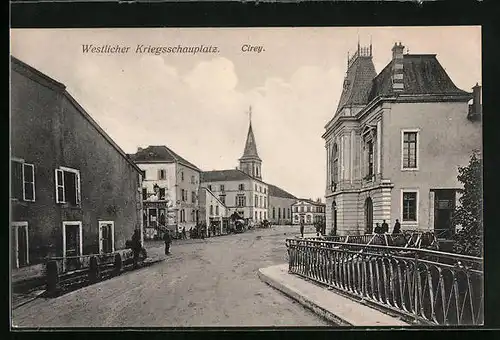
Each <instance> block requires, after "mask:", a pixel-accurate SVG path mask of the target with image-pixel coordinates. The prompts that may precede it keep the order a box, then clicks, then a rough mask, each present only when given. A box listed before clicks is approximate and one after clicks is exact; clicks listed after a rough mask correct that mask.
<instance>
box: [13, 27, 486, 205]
mask: <svg viewBox="0 0 500 340" xmlns="http://www.w3.org/2000/svg"><path fill="white" fill-rule="evenodd" d="M10 35H11V53H12V55H13V56H15V57H17V58H19V59H20V60H22V61H24V62H25V63H27V64H29V65H31V66H33V67H35V68H36V69H38V70H39V71H41V72H43V73H45V74H47V75H48V76H50V77H52V78H54V79H55V80H57V81H59V82H62V83H64V84H65V85H66V87H67V91H68V92H69V93H70V94H71V95H72V96H73V97H74V98H75V99H76V100H77V101H78V102H79V103H80V105H81V106H82V107H84V108H85V110H86V111H87V112H88V113H89V114H90V115H91V116H92V117H93V118H94V119H95V120H96V121H97V122H98V124H99V125H100V126H101V127H102V128H103V129H104V130H105V131H106V132H107V133H108V134H109V136H110V137H111V138H112V139H113V140H114V141H115V142H116V143H117V144H118V145H119V146H120V147H121V148H122V149H123V150H124V151H125V152H127V153H134V152H136V151H137V148H138V147H147V146H148V145H167V146H169V147H170V148H171V149H173V150H174V151H175V152H177V153H178V154H180V155H181V156H182V157H184V158H186V159H187V160H188V161H190V162H192V163H194V164H196V165H197V166H198V167H200V168H201V169H202V170H205V171H208V170H221V169H234V168H235V167H236V166H237V165H238V158H240V157H241V156H242V154H243V149H244V145H245V140H246V136H247V131H248V123H249V115H248V109H249V107H250V106H252V127H253V130H254V134H255V139H256V143H257V149H258V152H259V156H260V158H261V159H262V178H263V180H264V181H265V182H267V183H270V184H274V185H277V186H279V187H281V188H283V189H284V190H286V191H288V192H290V193H292V194H293V195H295V196H298V197H303V198H313V199H315V198H322V199H323V201H324V194H325V188H326V152H325V143H324V140H323V139H322V138H321V135H322V134H323V133H324V131H325V129H324V127H325V125H326V123H327V122H328V121H329V120H330V119H331V118H332V117H333V113H334V112H335V110H336V108H337V104H338V100H339V97H340V94H341V90H342V83H343V79H344V76H345V72H346V70H347V54H348V52H350V53H351V55H352V53H353V52H354V51H355V50H356V47H357V43H358V39H359V41H360V44H361V46H368V45H369V44H370V41H371V43H372V46H373V62H374V64H375V70H376V71H377V72H380V71H381V70H382V69H383V68H384V67H385V65H387V63H389V61H390V59H391V54H392V52H391V48H392V46H393V45H394V43H395V42H401V43H402V44H403V45H404V46H405V47H406V48H407V51H409V53H410V54H413V53H414V54H437V58H438V60H439V61H440V62H441V64H442V65H443V67H444V68H445V70H446V71H447V72H448V74H449V76H450V77H451V79H452V81H453V82H454V83H455V85H457V86H458V87H459V88H461V89H463V90H466V91H471V88H472V86H474V85H475V84H476V83H479V84H481V29H480V27H471V26H460V27H444V26H442V27H360V28H356V27H345V28H342V27H325V28H319V27H314V28H313V27H300V28H297V27H295V28H294V27H290V28H133V29H132V28H120V29H116V28H113V29H14V30H11V32H10ZM88 44H93V45H95V46H102V45H104V44H109V45H112V46H115V45H120V46H122V47H125V46H129V47H130V49H129V52H128V53H121V54H120V53H101V54H97V53H96V54H92V53H84V52H83V48H82V45H88ZM137 45H145V46H147V45H151V46H178V45H181V46H182V47H189V46H200V45H204V46H207V47H209V46H212V47H217V53H197V54H172V53H170V54H169V53H164V54H159V55H155V54H154V53H152V54H148V53H136V48H137ZM243 45H252V46H261V47H262V50H261V51H260V53H258V52H254V51H252V52H244V51H242V46H243Z"/></svg>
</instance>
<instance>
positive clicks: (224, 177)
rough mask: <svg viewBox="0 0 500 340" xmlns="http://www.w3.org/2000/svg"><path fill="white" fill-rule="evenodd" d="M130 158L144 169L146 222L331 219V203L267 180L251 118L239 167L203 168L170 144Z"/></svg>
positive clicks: (152, 225)
mask: <svg viewBox="0 0 500 340" xmlns="http://www.w3.org/2000/svg"><path fill="white" fill-rule="evenodd" d="M129 158H130V159H131V160H132V161H133V162H134V163H135V164H136V165H137V166H138V167H139V168H141V169H142V170H143V172H144V179H143V186H142V198H143V225H144V228H145V234H146V235H147V237H154V236H155V234H156V233H157V231H158V230H159V229H162V228H163V227H167V228H169V229H175V228H177V229H183V228H185V229H186V230H188V229H190V228H193V227H195V226H196V225H199V224H200V223H205V224H206V225H216V227H217V228H220V230H222V229H223V228H224V226H226V227H227V225H228V223H229V218H230V217H231V216H237V217H238V218H240V219H244V220H246V221H247V222H248V223H250V224H255V223H261V222H263V221H269V222H271V223H273V224H300V223H301V222H303V223H305V224H313V223H318V222H323V221H324V220H325V218H324V216H325V210H326V207H325V204H324V203H322V202H321V201H312V200H310V199H299V198H297V197H295V196H294V195H292V194H290V193H288V192H287V191H285V190H283V189H281V188H279V187H277V186H275V185H272V184H269V183H266V182H264V180H263V179H262V160H261V158H260V157H259V154H258V151H257V144H256V141H255V136H254V133H253V128H252V122H251V121H250V124H249V128H248V134H247V139H246V143H245V148H244V151H243V156H242V157H241V158H240V159H239V166H238V167H236V168H235V169H225V170H213V171H202V170H200V168H198V167H197V166H195V165H194V164H192V163H191V162H189V161H187V160H186V159H184V158H183V157H181V156H180V155H178V154H177V153H175V152H174V151H173V150H171V149H170V148H169V147H167V146H164V145H162V146H148V147H146V148H139V149H138V150H137V152H136V153H135V154H131V155H129Z"/></svg>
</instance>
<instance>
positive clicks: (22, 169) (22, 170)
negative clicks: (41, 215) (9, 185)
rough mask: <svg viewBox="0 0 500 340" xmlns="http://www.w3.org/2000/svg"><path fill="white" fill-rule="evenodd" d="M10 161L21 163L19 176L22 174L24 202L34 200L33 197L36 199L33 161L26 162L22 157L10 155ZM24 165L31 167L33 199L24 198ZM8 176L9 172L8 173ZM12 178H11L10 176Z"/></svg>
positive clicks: (24, 196)
mask: <svg viewBox="0 0 500 340" xmlns="http://www.w3.org/2000/svg"><path fill="white" fill-rule="evenodd" d="M10 161H11V162H16V163H20V164H21V176H22V185H23V201H25V202H35V199H36V190H35V182H36V181H35V165H34V164H33V163H26V162H25V161H24V159H22V158H17V157H11V158H10ZM25 166H31V169H32V175H33V199H31V200H29V199H26V183H28V182H26V181H25V180H24V167H25ZM9 176H10V174H9ZM11 180H12V178H11Z"/></svg>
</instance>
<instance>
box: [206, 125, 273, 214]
mask: <svg viewBox="0 0 500 340" xmlns="http://www.w3.org/2000/svg"><path fill="white" fill-rule="evenodd" d="M239 163H240V165H239V169H238V168H237V169H231V170H214V171H206V172H203V174H202V186H203V187H205V188H207V189H208V190H210V191H211V192H212V193H213V194H214V195H216V197H218V198H219V199H220V201H221V202H222V203H223V204H224V205H225V206H226V207H227V211H228V216H230V215H232V214H233V213H234V212H237V213H238V214H239V215H240V217H241V218H243V219H247V220H248V221H250V222H253V223H259V222H262V221H264V220H267V219H268V218H269V216H268V206H269V197H268V195H269V192H268V191H269V189H268V185H267V184H266V183H265V182H263V181H262V171H261V166H262V160H261V159H260V157H259V154H258V152H257V144H256V142H255V136H254V133H253V129H252V121H251V120H250V124H249V127H248V134H247V139H246V143H245V149H244V151H243V156H242V157H241V158H240V159H239Z"/></svg>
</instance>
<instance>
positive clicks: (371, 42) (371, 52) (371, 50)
mask: <svg viewBox="0 0 500 340" xmlns="http://www.w3.org/2000/svg"><path fill="white" fill-rule="evenodd" d="M371 56H372V36H371V34H370V57H371Z"/></svg>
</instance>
